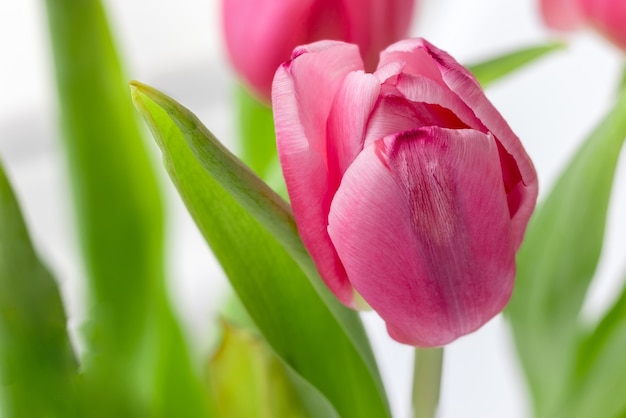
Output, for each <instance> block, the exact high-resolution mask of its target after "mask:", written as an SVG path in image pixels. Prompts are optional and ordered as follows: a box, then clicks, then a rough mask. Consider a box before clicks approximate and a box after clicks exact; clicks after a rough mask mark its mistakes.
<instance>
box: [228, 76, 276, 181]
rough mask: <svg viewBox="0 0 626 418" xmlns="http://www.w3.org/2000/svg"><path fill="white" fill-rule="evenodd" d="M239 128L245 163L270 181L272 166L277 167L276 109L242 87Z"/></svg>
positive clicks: (240, 89)
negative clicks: (269, 175) (274, 112)
mask: <svg viewBox="0 0 626 418" xmlns="http://www.w3.org/2000/svg"><path fill="white" fill-rule="evenodd" d="M236 98H237V110H238V112H237V116H238V120H237V122H238V123H237V126H238V128H239V136H240V138H241V160H242V161H243V162H244V163H246V164H247V165H248V166H249V167H250V168H251V169H252V170H253V171H254V172H255V173H256V174H257V175H258V176H259V177H261V178H267V174H268V171H269V170H270V165H271V164H276V136H275V134H274V119H273V116H272V109H271V108H270V107H269V106H266V105H265V104H263V103H261V102H259V101H258V100H257V99H255V98H254V97H253V96H252V95H251V94H250V93H249V92H248V91H247V90H246V89H245V88H244V87H243V86H238V88H237V92H236Z"/></svg>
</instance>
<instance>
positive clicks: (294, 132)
mask: <svg viewBox="0 0 626 418" xmlns="http://www.w3.org/2000/svg"><path fill="white" fill-rule="evenodd" d="M359 69H362V63H361V58H360V57H359V53H358V48H357V47H356V46H354V45H348V44H345V43H342V42H332V41H323V42H317V43H314V44H311V45H307V46H306V47H300V48H298V49H296V50H295V51H294V54H293V58H292V60H291V61H289V62H287V63H285V64H284V65H283V66H281V67H280V68H279V69H278V70H277V72H276V76H275V78H274V84H273V91H272V102H273V110H274V124H275V128H276V141H277V148H278V155H279V157H280V162H281V165H282V169H283V174H284V176H285V182H286V184H287V190H288V192H289V197H290V199H291V205H292V208H293V212H294V217H295V219H296V223H297V225H298V230H299V232H300V235H301V237H302V241H303V242H304V245H305V246H306V247H307V249H308V250H309V252H310V254H311V257H312V258H313V260H314V261H315V264H316V265H317V267H318V270H320V274H321V276H322V277H323V278H324V281H325V282H326V284H327V285H328V287H329V288H330V289H331V291H332V292H333V293H334V294H335V295H336V296H337V298H338V299H339V300H341V301H342V302H343V303H345V304H347V305H351V303H352V287H351V285H350V283H349V282H348V280H347V278H346V274H345V270H344V269H343V266H342V265H341V262H340V261H339V259H338V257H337V254H336V252H335V249H334V247H333V245H332V243H331V242H330V238H329V237H328V233H327V231H326V225H327V223H328V221H327V219H328V210H329V208H330V202H331V199H332V197H333V195H334V193H335V190H334V189H332V187H331V185H330V184H329V171H328V161H327V122H328V115H329V112H330V108H331V106H332V103H333V101H334V99H335V95H336V93H337V91H338V90H339V88H340V86H341V84H342V82H343V80H344V78H345V77H346V76H347V74H349V73H350V72H351V71H354V70H359ZM320 86H324V88H320Z"/></svg>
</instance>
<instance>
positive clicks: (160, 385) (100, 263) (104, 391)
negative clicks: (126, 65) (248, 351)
mask: <svg viewBox="0 0 626 418" xmlns="http://www.w3.org/2000/svg"><path fill="white" fill-rule="evenodd" d="M46 5H47V11H48V21H49V27H50V35H51V40H52V47H53V52H54V63H55V67H56V76H57V85H58V91H59V98H60V105H61V116H62V122H63V129H64V139H65V149H66V152H67V156H68V157H67V161H68V163H69V165H70V173H71V180H72V185H73V191H74V198H75V199H74V200H75V205H76V212H77V215H78V217H79V228H78V230H79V232H80V234H81V241H82V245H83V252H84V256H85V261H86V269H87V273H88V276H89V277H88V278H89V293H90V303H89V305H90V311H89V312H90V315H91V317H90V322H89V324H88V327H87V330H88V338H87V343H88V349H89V353H88V356H87V357H86V358H85V370H86V371H87V373H86V380H87V382H92V381H93V388H92V389H93V390H91V391H90V393H91V394H92V395H93V397H94V398H93V399H92V400H91V402H92V403H93V404H94V406H95V408H94V412H93V413H92V416H94V415H93V414H96V413H97V414H101V415H102V416H105V417H113V416H124V417H133V416H138V417H145V416H159V414H161V413H163V414H165V416H177V417H183V416H184V417H187V416H189V417H196V416H198V417H202V416H205V409H206V408H205V405H204V403H205V400H204V399H203V396H204V395H203V391H202V386H201V382H200V380H199V379H198V378H197V377H196V374H195V373H194V372H193V371H192V370H191V365H190V364H189V359H188V354H187V351H186V348H185V344H184V341H183V339H182V336H181V334H180V331H179V329H178V325H177V324H176V322H175V321H174V317H173V315H172V313H171V311H170V308H169V306H168V303H167V299H166V296H165V285H164V272H163V261H162V260H163V258H164V257H163V210H162V203H161V198H160V193H159V190H158V187H157V182H156V177H155V174H154V171H153V168H152V166H151V163H150V161H149V158H148V154H147V150H146V147H145V145H144V143H143V141H142V136H141V135H140V130H139V126H138V124H137V121H136V119H135V113H134V110H133V107H132V103H131V101H130V98H129V97H128V90H127V86H126V80H125V79H124V77H123V75H122V71H121V68H120V63H119V60H118V57H117V54H116V51H115V47H114V44H113V41H112V39H111V35H110V33H109V29H108V24H107V20H106V17H105V14H104V11H103V8H102V5H101V4H100V1H99V0H47V1H46ZM172 378H175V379H176V384H174V385H173V384H171V380H170V379H172ZM146 393H150V394H151V395H150V396H151V400H150V401H148V403H152V405H148V404H147V402H145V400H146ZM152 394H154V395H152Z"/></svg>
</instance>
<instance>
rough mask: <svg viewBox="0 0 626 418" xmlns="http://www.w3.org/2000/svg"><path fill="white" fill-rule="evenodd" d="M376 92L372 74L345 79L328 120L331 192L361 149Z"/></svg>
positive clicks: (359, 72)
mask: <svg viewBox="0 0 626 418" xmlns="http://www.w3.org/2000/svg"><path fill="white" fill-rule="evenodd" d="M379 92H380V83H379V82H378V79H377V78H376V77H374V75H372V74H365V73H364V72H363V71H355V72H352V73H350V74H348V75H347V76H346V78H345V79H344V81H343V83H342V85H341V87H340V88H339V91H338V93H337V95H336V96H335V101H334V102H333V105H332V108H331V111H330V116H329V118H328V130H327V133H328V139H327V140H328V143H327V149H328V167H329V172H330V173H331V177H333V179H332V180H331V182H332V183H334V184H335V190H336V189H337V187H339V182H340V181H341V176H342V175H343V173H344V172H345V171H346V169H347V168H348V166H349V165H350V164H351V163H352V161H354V159H355V158H356V156H357V155H358V153H359V152H361V150H362V149H363V141H364V138H365V129H366V127H367V121H368V120H369V118H370V114H371V112H372V109H373V108H374V105H375V104H376V101H377V100H378V94H379Z"/></svg>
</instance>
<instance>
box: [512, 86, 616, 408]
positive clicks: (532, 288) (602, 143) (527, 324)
mask: <svg viewBox="0 0 626 418" xmlns="http://www.w3.org/2000/svg"><path fill="white" fill-rule="evenodd" d="M624 115H626V91H624V92H623V93H622V95H621V97H620V98H619V100H618V102H617V103H616V105H615V107H614V108H613V110H611V112H610V113H609V114H608V115H607V117H606V118H605V119H604V120H603V121H602V122H601V123H600V124H599V126H598V127H597V128H596V130H595V131H594V132H593V133H592V134H591V136H589V138H588V139H587V140H586V141H585V142H584V144H583V145H582V147H581V148H580V149H579V150H578V152H577V153H576V155H575V156H574V158H573V160H572V161H571V162H570V163H569V165H568V166H567V168H566V170H565V171H564V173H563V174H562V175H561V177H560V178H559V179H558V181H557V183H556V185H555V186H554V188H553V190H552V191H551V192H550V194H549V195H548V197H547V198H546V200H545V201H544V202H543V203H542V205H541V206H540V207H539V209H538V210H537V212H536V213H535V215H534V217H533V218H532V219H531V222H530V225H529V227H528V231H527V232H526V238H525V240H524V243H523V245H522V248H521V249H520V251H519V254H518V257H517V265H518V273H517V282H516V287H515V291H514V293H513V298H512V300H511V303H510V305H509V308H508V314H509V318H510V320H511V324H512V326H513V331H514V336H515V340H516V344H517V348H518V352H519V354H520V358H521V360H522V364H523V366H524V370H525V372H526V374H527V378H528V381H529V383H530V387H531V391H532V394H533V397H534V400H535V403H536V408H537V411H538V415H539V416H551V415H550V413H551V412H550V411H551V410H552V409H553V408H554V407H555V405H556V404H557V403H558V402H559V398H560V397H562V396H563V395H562V392H563V391H564V390H565V386H566V384H567V383H568V382H567V380H568V376H569V373H570V372H571V368H572V367H573V363H574V349H575V347H576V343H577V338H578V334H579V332H580V322H579V319H578V316H579V312H580V309H581V306H582V304H583V301H584V299H585V295H586V292H587V289H588V287H589V284H590V282H591V280H592V278H593V275H594V272H595V269H596V266H597V263H598V259H599V256H600V253H601V249H602V241H603V237H604V229H605V222H606V213H607V207H608V204H609V198H610V195H611V186H612V184H613V176H614V173H615V168H616V164H617V159H618V156H619V152H620V149H621V147H622V144H623V142H624V138H625V137H626V118H625V117H624Z"/></svg>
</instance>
